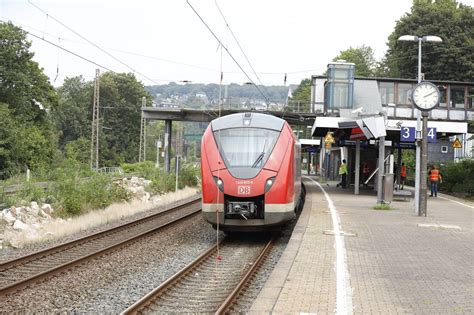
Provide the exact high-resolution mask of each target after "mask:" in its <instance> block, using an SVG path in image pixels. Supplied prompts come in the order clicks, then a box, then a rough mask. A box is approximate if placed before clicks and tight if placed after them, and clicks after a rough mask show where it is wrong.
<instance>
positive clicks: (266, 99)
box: [186, 0, 269, 103]
mask: <svg viewBox="0 0 474 315" xmlns="http://www.w3.org/2000/svg"><path fill="white" fill-rule="evenodd" d="M186 3H187V4H188V5H189V7H190V8H191V9H192V10H193V11H194V13H195V14H196V15H197V16H198V17H199V19H200V20H201V22H202V23H203V24H204V25H205V26H206V28H207V29H208V30H209V32H211V34H212V36H214V38H215V39H216V40H217V42H218V43H219V45H221V47H222V48H224V49H225V51H226V52H227V54H228V55H229V56H230V58H232V60H233V61H234V62H235V64H236V65H237V66H238V67H239V69H240V70H241V71H242V72H243V73H244V74H245V76H246V77H247V79H249V80H250V82H252V84H253V85H254V86H255V88H256V89H257V90H258V92H259V93H260V94H261V95H262V96H263V98H264V99H265V101H266V102H267V103H268V102H269V99H268V97H267V96H266V95H265V94H264V93H263V91H262V90H261V89H260V88H259V87H258V85H256V84H255V82H254V81H253V80H252V78H251V77H250V76H249V75H248V74H247V72H246V71H245V70H244V68H242V66H241V65H240V64H239V62H238V61H237V60H236V59H235V58H234V56H233V55H232V54H231V53H230V51H229V49H227V47H225V46H224V45H223V44H222V41H221V40H220V39H219V37H217V35H216V34H215V33H214V32H213V31H212V29H211V28H210V27H209V25H208V24H207V23H206V21H204V19H203V18H202V17H201V15H199V13H198V12H197V11H196V9H194V7H193V6H192V5H191V3H189V0H186Z"/></svg>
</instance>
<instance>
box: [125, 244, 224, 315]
mask: <svg viewBox="0 0 474 315" xmlns="http://www.w3.org/2000/svg"><path fill="white" fill-rule="evenodd" d="M221 243H222V241H221V242H219V244H216V245H212V246H211V247H209V248H208V249H207V250H206V251H205V252H204V253H202V254H201V255H200V256H199V257H198V258H196V259H195V260H194V261H192V262H191V263H190V264H189V265H187V266H185V267H184V268H183V269H181V270H180V271H178V272H177V273H175V274H174V275H173V276H171V277H170V278H168V280H166V281H165V282H163V283H162V284H160V285H159V286H158V287H156V288H155V289H153V290H152V291H150V292H149V293H148V294H147V295H145V296H144V297H142V298H141V299H140V300H138V301H137V302H135V303H133V304H132V305H131V306H130V307H128V308H127V309H126V310H125V311H123V312H122V314H127V315H128V314H139V313H140V311H141V310H143V309H145V308H146V307H147V306H148V305H150V304H151V303H152V302H153V301H154V300H155V299H156V298H157V297H159V296H160V294H161V293H163V292H164V291H166V290H167V289H168V287H169V286H171V285H173V284H174V283H175V282H177V281H179V280H180V279H181V278H182V277H183V276H184V275H186V274H187V273H188V272H190V271H191V270H193V269H194V268H196V267H198V266H199V265H200V264H201V263H202V262H203V261H205V260H206V259H207V258H208V257H209V256H210V255H212V254H213V253H214V252H215V251H216V250H217V247H218V246H220V244H221Z"/></svg>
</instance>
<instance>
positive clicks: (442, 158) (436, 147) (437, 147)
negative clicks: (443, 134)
mask: <svg viewBox="0 0 474 315" xmlns="http://www.w3.org/2000/svg"><path fill="white" fill-rule="evenodd" d="M451 145H452V143H451V141H446V140H443V141H440V140H438V141H436V143H428V163H430V162H446V161H453V160H454V149H453V147H452V146H451ZM442 147H444V149H447V150H448V152H447V153H443V152H442V150H441V149H442Z"/></svg>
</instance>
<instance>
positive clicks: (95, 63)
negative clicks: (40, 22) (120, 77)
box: [25, 31, 116, 73]
mask: <svg viewBox="0 0 474 315" xmlns="http://www.w3.org/2000/svg"><path fill="white" fill-rule="evenodd" d="M25 33H27V34H29V35H31V36H33V37H36V38H38V39H40V40H42V41H44V42H46V43H48V44H50V45H53V46H55V47H57V48H59V49H62V50H64V51H65V52H68V53H70V54H71V55H74V56H76V57H78V58H81V59H82V60H85V61H87V62H89V63H92V64H94V65H96V66H98V67H100V68H102V69H105V70H107V71H110V72H113V73H116V72H115V71H114V70H112V69H110V68H108V67H106V66H103V65H101V64H99V63H97V62H95V61H92V60H90V59H88V58H86V57H83V56H81V55H79V54H76V53H75V52H73V51H71V50H69V49H66V48H64V47H62V46H59V45H57V44H55V43H53V42H50V41H49V40H47V39H44V38H41V37H40V36H38V35H35V34H33V33H31V32H27V31H25Z"/></svg>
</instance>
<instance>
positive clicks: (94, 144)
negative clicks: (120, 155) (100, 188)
mask: <svg viewBox="0 0 474 315" xmlns="http://www.w3.org/2000/svg"><path fill="white" fill-rule="evenodd" d="M99 80H100V71H99V69H96V70H95V80H94V101H93V105H92V133H91V169H95V170H98V169H99V107H100V106H99V104H100V102H99V86H100V82H99Z"/></svg>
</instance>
